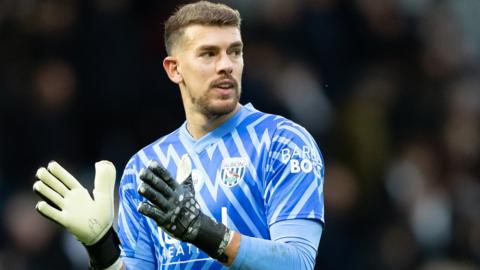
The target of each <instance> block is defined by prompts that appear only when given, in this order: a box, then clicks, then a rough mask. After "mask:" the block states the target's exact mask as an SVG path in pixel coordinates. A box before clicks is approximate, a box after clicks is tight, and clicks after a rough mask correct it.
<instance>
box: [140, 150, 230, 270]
mask: <svg viewBox="0 0 480 270" xmlns="http://www.w3.org/2000/svg"><path fill="white" fill-rule="evenodd" d="M191 166H192V165H191V162H190V159H189V158H188V156H186V155H184V156H183V157H182V159H181V161H180V163H179V165H178V170H177V181H175V179H173V178H172V176H171V175H170V173H169V172H168V171H167V169H165V168H164V167H162V166H161V165H160V164H159V163H158V162H156V161H151V162H150V164H149V166H148V168H144V169H142V171H141V172H140V179H141V180H142V181H143V183H142V184H140V186H139V187H138V192H139V193H140V195H142V196H144V197H145V198H146V199H147V200H148V202H142V203H140V205H139V206H138V211H139V212H140V213H141V214H143V215H145V216H148V217H150V218H152V219H153V220H155V222H156V223H157V225H158V226H159V227H161V228H162V229H163V230H164V231H165V232H166V233H168V234H169V235H171V236H173V237H175V238H177V239H179V240H182V241H185V242H190V243H192V244H194V245H195V246H197V247H198V248H200V249H202V250H203V251H205V252H206V253H207V254H208V255H210V256H211V257H212V258H215V259H218V260H219V261H221V262H223V261H226V259H228V258H226V256H225V255H224V252H225V249H226V247H227V245H228V242H229V240H230V235H231V231H230V230H229V229H228V228H227V227H226V226H225V225H223V224H221V223H218V222H216V221H215V220H214V219H212V218H210V217H208V216H206V215H205V214H203V213H202V211H201V210H200V206H199V204H198V202H197V200H196V199H195V190H194V186H193V182H192V174H191V171H192V168H191ZM179 182H181V184H179Z"/></svg>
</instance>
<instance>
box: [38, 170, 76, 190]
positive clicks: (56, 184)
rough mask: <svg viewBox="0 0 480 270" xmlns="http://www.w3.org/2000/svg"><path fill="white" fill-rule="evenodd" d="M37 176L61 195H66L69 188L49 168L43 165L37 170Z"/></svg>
mask: <svg viewBox="0 0 480 270" xmlns="http://www.w3.org/2000/svg"><path fill="white" fill-rule="evenodd" d="M35 176H36V177H37V178H38V179H39V180H41V181H42V182H44V183H45V184H46V185H47V186H49V187H51V188H52V189H53V190H55V192H57V193H58V194H60V195H61V196H63V197H65V195H66V194H67V192H68V188H67V187H66V186H65V185H64V184H63V182H62V181H60V180H58V179H57V178H56V177H55V176H53V175H52V174H51V173H50V172H49V171H47V169H45V168H44V167H41V168H40V169H38V170H37V173H36V174H35Z"/></svg>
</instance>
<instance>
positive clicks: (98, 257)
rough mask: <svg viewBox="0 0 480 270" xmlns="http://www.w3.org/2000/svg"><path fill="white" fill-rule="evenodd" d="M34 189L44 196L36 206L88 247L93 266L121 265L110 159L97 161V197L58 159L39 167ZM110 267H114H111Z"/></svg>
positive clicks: (94, 192) (113, 177)
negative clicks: (115, 229) (115, 224)
mask: <svg viewBox="0 0 480 270" xmlns="http://www.w3.org/2000/svg"><path fill="white" fill-rule="evenodd" d="M36 177H37V178H38V179H39V181H36V182H35V184H34V185H33V190H34V191H35V192H36V193H37V194H38V195H39V196H40V197H42V198H43V199H44V201H40V202H38V203H37V206H36V209H37V211H38V212H39V213H40V214H42V215H43V216H44V217H46V218H48V219H50V220H52V221H54V222H56V223H58V224H60V225H61V226H63V227H65V228H66V229H67V230H68V231H69V232H70V233H71V234H73V235H74V236H75V238H77V239H78V240H79V241H80V242H82V243H83V244H84V245H85V247H86V248H87V252H88V254H89V257H90V267H91V269H105V268H106V267H108V266H111V267H114V269H119V268H120V267H121V263H120V261H119V256H120V249H119V247H118V244H119V241H118V237H117V235H116V233H115V231H114V230H113V228H112V224H113V218H114V210H113V207H114V201H113V194H114V188H115V167H114V166H113V164H112V163H111V162H109V161H100V162H97V163H95V188H94V189H93V198H92V197H91V196H90V194H89V193H88V191H87V190H86V189H85V188H84V187H83V186H82V185H81V184H80V183H79V182H78V181H77V179H75V177H73V176H72V175H71V174H70V173H69V172H68V171H66V170H65V169H64V168H63V167H62V166H60V165H59V164H58V163H57V162H55V161H52V162H50V163H49V164H48V166H47V168H44V167H42V168H40V169H38V170H37V173H36ZM109 269H110V268H109Z"/></svg>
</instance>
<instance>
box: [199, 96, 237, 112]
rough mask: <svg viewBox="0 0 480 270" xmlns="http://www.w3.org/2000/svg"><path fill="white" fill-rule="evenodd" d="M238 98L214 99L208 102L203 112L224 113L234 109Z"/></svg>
mask: <svg viewBox="0 0 480 270" xmlns="http://www.w3.org/2000/svg"><path fill="white" fill-rule="evenodd" d="M238 101H239V99H238V98H234V99H228V100H216V101H214V102H211V103H210V104H208V105H207V106H206V107H205V108H204V110H205V113H207V114H209V115H217V116H221V115H226V114H229V113H231V112H233V111H234V110H235V108H237V104H238Z"/></svg>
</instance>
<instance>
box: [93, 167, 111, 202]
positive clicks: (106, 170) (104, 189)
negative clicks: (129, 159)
mask: <svg viewBox="0 0 480 270" xmlns="http://www.w3.org/2000/svg"><path fill="white" fill-rule="evenodd" d="M115 177H116V171H115V166H114V165H113V164H112V163H111V162H110V161H107V160H102V161H99V162H97V163H95V188H94V190H93V194H94V196H95V193H97V192H101V193H104V194H111V196H112V198H113V191H114V188H115Z"/></svg>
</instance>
